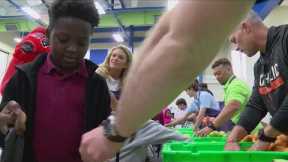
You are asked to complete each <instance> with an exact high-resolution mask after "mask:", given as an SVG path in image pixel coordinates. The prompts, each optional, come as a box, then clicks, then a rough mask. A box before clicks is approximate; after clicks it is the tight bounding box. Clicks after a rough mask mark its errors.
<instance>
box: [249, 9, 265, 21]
mask: <svg viewBox="0 0 288 162" xmlns="http://www.w3.org/2000/svg"><path fill="white" fill-rule="evenodd" d="M245 20H248V21H251V22H253V23H263V22H262V19H261V17H260V16H259V15H258V14H257V13H256V12H254V11H252V10H251V11H250V12H249V13H248V14H247V16H246V18H245Z"/></svg>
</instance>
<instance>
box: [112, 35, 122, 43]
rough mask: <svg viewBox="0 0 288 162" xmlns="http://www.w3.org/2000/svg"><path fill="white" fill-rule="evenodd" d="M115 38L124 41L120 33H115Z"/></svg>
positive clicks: (117, 40)
mask: <svg viewBox="0 0 288 162" xmlns="http://www.w3.org/2000/svg"><path fill="white" fill-rule="evenodd" d="M113 38H114V40H115V41H116V42H119V43H121V42H124V38H123V37H122V35H121V34H120V33H114V34H113Z"/></svg>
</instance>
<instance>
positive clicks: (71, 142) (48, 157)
mask: <svg viewBox="0 0 288 162" xmlns="http://www.w3.org/2000/svg"><path fill="white" fill-rule="evenodd" d="M87 78H88V72H87V69H86V66H85V63H84V61H82V62H81V66H80V67H79V68H78V70H76V71H74V72H73V73H70V74H64V73H61V71H60V70H58V69H57V68H56V67H55V65H53V63H52V62H51V60H50V57H49V56H48V57H47V60H46V61H45V63H44V64H43V66H42V67H41V68H40V70H39V72H38V76H37V92H36V93H37V99H36V110H35V111H36V112H35V121H34V134H33V135H34V136H33V149H34V154H35V160H36V161H37V162H82V161H81V158H80V154H79V151H78V149H79V145H80V140H81V135H82V133H83V129H84V124H85V88H86V87H85V86H86V80H87Z"/></svg>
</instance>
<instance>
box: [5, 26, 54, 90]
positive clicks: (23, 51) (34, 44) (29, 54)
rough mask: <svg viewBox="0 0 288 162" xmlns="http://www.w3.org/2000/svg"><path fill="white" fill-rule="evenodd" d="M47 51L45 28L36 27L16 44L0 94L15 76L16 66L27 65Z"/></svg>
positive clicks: (48, 49)
mask: <svg viewBox="0 0 288 162" xmlns="http://www.w3.org/2000/svg"><path fill="white" fill-rule="evenodd" d="M49 51H50V48H49V46H48V38H47V29H46V28H44V27H42V26H39V27H36V28H35V29H33V30H32V31H31V32H30V33H28V34H27V35H26V36H25V37H23V38H22V40H21V42H20V43H18V44H16V47H15V49H14V52H13V54H12V59H11V61H10V63H9V65H8V68H7V70H6V72H5V74H4V77H3V79H2V81H1V87H0V90H1V94H3V91H4V89H5V87H6V85H7V83H8V82H9V80H10V79H11V78H12V76H13V75H14V74H15V72H16V66H18V65H22V64H25V63H29V62H31V61H33V60H34V59H35V58H36V57H37V56H39V55H40V54H45V53H49Z"/></svg>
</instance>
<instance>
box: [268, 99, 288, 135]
mask: <svg viewBox="0 0 288 162" xmlns="http://www.w3.org/2000/svg"><path fill="white" fill-rule="evenodd" d="M287 116H288V96H286V97H285V98H284V100H283V102H282V104H281V106H280V108H279V110H278V111H277V112H276V113H275V114H274V115H273V117H272V119H271V122H270V125H271V126H272V127H273V128H274V129H275V130H278V131H280V132H282V133H288V125H287Z"/></svg>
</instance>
